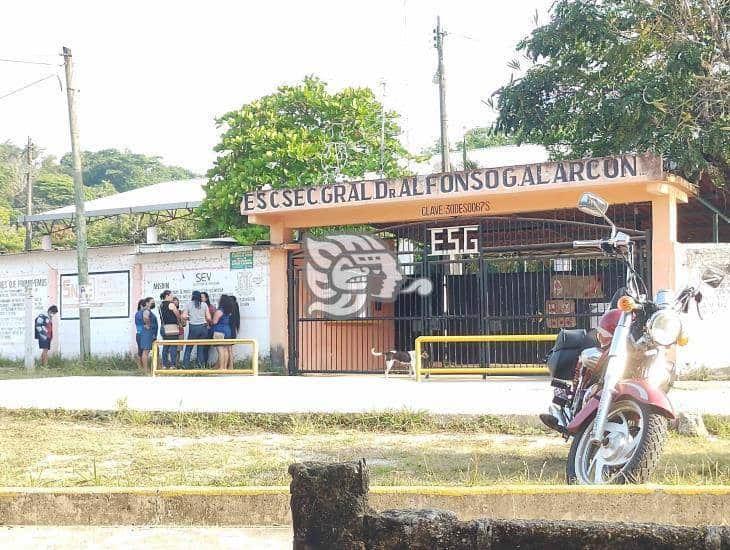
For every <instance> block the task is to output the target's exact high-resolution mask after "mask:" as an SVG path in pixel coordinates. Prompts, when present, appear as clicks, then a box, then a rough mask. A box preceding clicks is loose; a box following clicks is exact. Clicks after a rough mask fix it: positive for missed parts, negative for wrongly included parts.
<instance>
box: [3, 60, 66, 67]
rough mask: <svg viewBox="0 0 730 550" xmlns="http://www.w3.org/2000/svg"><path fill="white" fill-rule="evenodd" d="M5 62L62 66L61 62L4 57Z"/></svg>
mask: <svg viewBox="0 0 730 550" xmlns="http://www.w3.org/2000/svg"><path fill="white" fill-rule="evenodd" d="M0 62H3V63H22V64H23V65H45V66H46V67H60V66H61V65H60V63H43V62H42V61H26V60H24V59H2V58H0Z"/></svg>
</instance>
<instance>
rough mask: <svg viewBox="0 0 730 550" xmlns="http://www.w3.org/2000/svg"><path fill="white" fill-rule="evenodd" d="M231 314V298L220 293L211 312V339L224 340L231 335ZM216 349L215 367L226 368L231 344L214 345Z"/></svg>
mask: <svg viewBox="0 0 730 550" xmlns="http://www.w3.org/2000/svg"><path fill="white" fill-rule="evenodd" d="M232 314H233V300H232V299H231V297H230V296H228V295H226V294H223V295H221V298H220V301H219V302H218V309H217V311H216V312H215V313H214V314H213V319H212V321H213V340H224V339H226V338H230V337H231V332H232V331H231V316H232ZM216 350H217V351H218V361H216V368H217V369H227V368H228V361H229V359H228V358H229V356H230V355H231V346H216Z"/></svg>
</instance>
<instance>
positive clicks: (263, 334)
mask: <svg viewBox="0 0 730 550" xmlns="http://www.w3.org/2000/svg"><path fill="white" fill-rule="evenodd" d="M139 248H141V249H144V246H142V247H139ZM243 250H244V249H243V248H242V247H226V248H210V249H202V250H192V251H177V252H156V253H143V252H141V251H140V250H139V249H138V247H136V246H113V247H103V248H92V249H90V250H89V271H90V272H94V271H101V272H103V271H129V273H130V277H129V279H130V285H129V286H130V288H129V315H128V316H127V317H125V318H120V319H92V320H91V352H92V354H94V355H111V354H124V353H132V352H134V351H135V350H136V346H135V338H134V334H135V331H134V313H135V311H136V304H137V300H139V299H140V298H143V297H145V296H150V295H151V296H154V297H156V298H158V297H159V294H160V290H154V291H153V288H152V286H153V284H154V283H161V282H169V283H170V284H172V286H175V284H174V283H176V282H178V283H179V282H183V281H184V282H185V283H186V284H182V285H178V286H181V288H184V289H185V290H186V291H185V295H182V296H180V301H181V303H182V304H185V303H186V302H187V301H188V300H189V298H190V291H191V290H192V289H194V288H196V289H198V290H208V291H209V292H210V293H211V294H212V297H213V300H214V301H217V299H218V296H219V295H220V294H221V293H227V294H234V295H235V296H236V297H237V299H238V302H239V306H240V309H241V330H240V333H239V336H240V337H242V338H243V337H253V338H257V339H258V342H259V346H260V350H261V353H262V354H263V355H266V354H267V353H268V349H269V255H268V251H267V250H265V249H256V250H254V251H253V266H252V267H251V268H247V269H233V270H232V269H230V253H231V252H240V251H243ZM75 272H76V253H75V251H73V250H66V251H34V252H30V253H22V254H6V255H0V356H2V357H11V358H20V357H22V356H23V354H24V340H25V331H26V330H30V331H32V330H33V327H26V326H25V320H24V305H23V304H24V299H25V286H24V285H25V284H29V282H30V284H33V285H34V286H33V288H34V289H35V295H34V317H35V316H36V315H38V314H39V313H41V312H42V311H45V310H46V309H47V308H48V306H49V305H51V304H56V305H59V300H60V293H61V288H60V279H61V275H63V274H71V273H75ZM196 276H198V277H200V279H199V281H201V282H200V283H196V282H195V281H196ZM211 281H212V282H216V281H217V282H219V283H220V284H219V285H218V286H214V285H211ZM188 282H190V284H187V283H188ZM172 290H176V289H174V288H173V289H172ZM55 326H56V334H55V338H54V340H55V342H54V348H55V352H56V353H60V354H61V355H63V356H68V357H73V356H78V351H79V344H78V342H79V339H78V338H79V325H78V320H62V319H60V315H58V316H56V319H55ZM238 353H239V354H240V355H245V354H246V349H245V348H243V347H241V349H240V350H238Z"/></svg>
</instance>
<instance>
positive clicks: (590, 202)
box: [578, 193, 608, 218]
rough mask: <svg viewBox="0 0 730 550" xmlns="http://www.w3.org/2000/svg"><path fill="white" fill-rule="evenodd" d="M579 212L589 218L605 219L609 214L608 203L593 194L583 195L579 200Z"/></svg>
mask: <svg viewBox="0 0 730 550" xmlns="http://www.w3.org/2000/svg"><path fill="white" fill-rule="evenodd" d="M578 210H580V211H581V212H583V213H584V214H588V215H589V216H594V217H596V218H605V217H606V212H608V203H607V202H606V201H605V200H604V199H602V198H601V197H599V196H598V195H594V194H593V193H583V194H582V195H581V196H580V200H578Z"/></svg>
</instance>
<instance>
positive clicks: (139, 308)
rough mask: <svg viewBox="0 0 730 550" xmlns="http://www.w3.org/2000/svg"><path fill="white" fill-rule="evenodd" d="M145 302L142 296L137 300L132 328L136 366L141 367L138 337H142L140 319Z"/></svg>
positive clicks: (142, 323) (142, 325) (140, 347)
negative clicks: (135, 350)
mask: <svg viewBox="0 0 730 550" xmlns="http://www.w3.org/2000/svg"><path fill="white" fill-rule="evenodd" d="M146 303H147V299H146V298H142V299H141V300H140V301H139V302H137V313H135V314H134V330H135V333H136V334H135V340H136V341H137V366H138V367H139V368H140V369H143V366H142V346H141V345H140V339H141V338H142V331H143V330H144V322H143V321H142V309H143V308H144V306H145V304H146Z"/></svg>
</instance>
